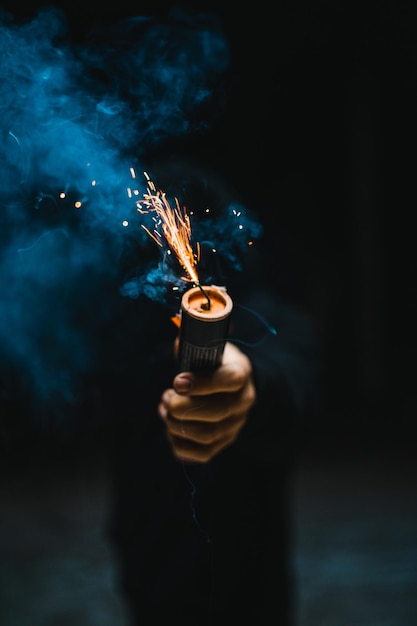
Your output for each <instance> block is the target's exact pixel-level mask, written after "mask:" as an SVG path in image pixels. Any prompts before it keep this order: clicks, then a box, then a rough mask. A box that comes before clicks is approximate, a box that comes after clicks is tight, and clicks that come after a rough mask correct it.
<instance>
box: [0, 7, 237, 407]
mask: <svg viewBox="0 0 417 626" xmlns="http://www.w3.org/2000/svg"><path fill="white" fill-rule="evenodd" d="M228 67H229V49H228V45H227V42H226V40H225V38H224V35H223V33H222V27H221V24H219V22H218V19H217V18H216V17H215V16H213V15H209V14H207V15H206V14H204V15H197V16H196V15H195V16H193V17H190V16H187V15H184V14H182V13H180V12H174V13H173V14H172V15H170V16H168V17H167V18H166V19H165V20H159V21H156V20H155V19H153V18H143V17H137V18H135V19H130V20H126V21H123V22H120V23H119V24H114V25H113V26H112V27H107V28H106V29H105V28H102V29H101V30H99V29H95V30H93V31H92V32H91V36H90V37H89V38H88V40H87V43H85V44H84V45H80V44H79V43H75V42H73V41H71V38H70V36H69V29H68V24H67V22H66V18H65V15H64V14H63V13H62V12H61V11H60V10H59V9H55V8H48V9H42V10H41V11H40V12H39V13H38V14H37V16H36V17H35V19H33V20H32V21H31V22H28V23H17V22H16V21H15V20H14V18H13V16H11V15H10V14H7V13H1V12H0V136H1V143H2V150H1V154H0V215H1V232H0V244H1V247H0V281H1V285H2V297H1V299H0V346H1V348H0V349H1V353H2V355H3V358H2V360H1V364H0V368H1V369H3V368H5V369H6V370H7V369H8V367H9V365H10V364H14V365H15V367H16V369H17V370H19V372H21V373H22V375H23V376H24V377H27V379H28V381H30V383H31V384H32V385H33V386H34V388H36V391H37V394H38V395H39V397H40V398H41V400H45V401H46V400H48V398H50V396H51V394H52V395H54V394H55V395H57V396H59V397H62V398H63V399H64V401H65V402H67V403H72V402H75V401H76V392H75V391H74V389H76V387H77V380H78V379H79V378H80V375H81V376H83V375H84V374H87V373H88V372H89V371H90V370H91V368H92V367H93V359H92V352H93V350H92V348H91V345H92V340H91V338H90V336H89V331H90V329H91V327H94V325H96V326H98V325H99V324H100V321H101V320H103V319H104V320H105V319H107V317H108V316H109V315H111V313H110V312H109V307H108V305H107V303H106V290H105V285H106V284H108V282H106V281H109V280H111V279H112V278H116V279H117V277H118V275H119V272H120V267H121V265H122V263H123V259H124V258H125V257H126V254H128V253H129V251H131V250H132V249H135V250H137V249H138V248H141V249H142V248H143V250H144V255H143V256H144V258H145V254H146V250H149V238H148V236H147V234H146V233H145V232H144V230H143V229H142V228H141V224H140V216H139V215H138V213H137V211H136V210H135V204H134V199H132V197H130V196H129V194H128V193H127V189H128V188H132V187H134V188H135V189H136V190H137V191H138V193H139V194H142V193H143V192H144V191H145V188H146V185H145V183H146V181H145V179H144V180H143V181H142V182H140V180H139V178H140V177H139V178H138V179H136V180H135V181H134V182H132V177H131V171H130V168H131V167H134V168H135V169H136V171H138V172H139V173H140V172H141V171H142V167H143V164H142V160H143V159H144V155H145V154H146V151H147V150H149V149H150V148H152V147H153V146H155V145H158V144H160V143H162V142H163V141H164V140H166V139H167V138H169V137H173V136H181V135H184V134H188V133H192V132H200V131H203V130H205V129H206V128H207V127H208V126H209V125H210V122H211V121H212V120H213V117H215V115H216V111H217V114H218V113H220V112H221V110H222V107H223V102H222V99H223V96H222V93H223V90H222V81H223V80H224V76H225V74H226V72H227V69H228ZM213 102H215V106H213ZM222 224H223V226H225V224H224V223H223V222H222ZM210 230H211V235H214V233H215V232H216V230H217V228H216V225H215V224H214V223H212V224H211V225H210ZM217 232H218V234H219V236H220V238H221V236H222V235H223V233H221V232H220V231H217ZM216 245H218V244H216ZM161 267H162V266H159V267H152V268H150V269H149V268H148V267H147V266H145V262H144V261H141V262H140V263H139V273H137V274H136V277H135V279H134V280H131V281H126V282H125V284H124V286H123V285H122V287H121V291H122V294H123V295H128V296H130V297H138V295H140V294H141V293H143V294H145V295H146V296H148V297H150V298H151V299H159V300H161V301H162V300H163V295H164V293H163V292H164V289H163V287H161V284H162V283H161V284H160V283H159V279H160V268H161ZM136 269H137V268H136ZM163 271H165V268H164V270H163ZM122 282H123V281H121V284H122ZM92 293H94V294H96V295H95V296H94V297H93V296H92V295H91V294H92ZM97 293H99V294H100V295H98V296H97ZM94 298H95V300H94ZM92 300H94V301H95V303H96V306H94V307H93V306H92Z"/></svg>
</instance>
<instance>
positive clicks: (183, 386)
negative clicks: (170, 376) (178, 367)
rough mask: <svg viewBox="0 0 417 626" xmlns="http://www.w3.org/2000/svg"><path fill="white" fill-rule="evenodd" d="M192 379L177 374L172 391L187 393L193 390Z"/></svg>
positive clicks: (188, 376)
mask: <svg viewBox="0 0 417 626" xmlns="http://www.w3.org/2000/svg"><path fill="white" fill-rule="evenodd" d="M193 382H194V381H193V378H192V376H190V375H189V374H185V375H183V374H179V376H177V377H176V379H175V380H174V389H175V391H177V392H178V393H188V392H189V391H191V389H192V388H193Z"/></svg>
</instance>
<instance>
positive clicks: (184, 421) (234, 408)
mask: <svg viewBox="0 0 417 626" xmlns="http://www.w3.org/2000/svg"><path fill="white" fill-rule="evenodd" d="M173 387H174V388H173V389H166V390H165V391H164V393H163V394H162V397H161V401H160V403H159V405H158V413H159V416H160V418H161V419H162V420H163V421H164V423H165V426H166V433H167V437H168V440H169V442H170V444H171V448H172V451H173V454H174V456H175V457H176V458H177V459H178V460H180V461H183V462H189V463H207V462H208V461H210V460H211V459H212V458H213V457H214V456H216V454H218V453H219V452H220V451H221V450H223V449H224V448H227V447H228V446H230V445H231V444H232V443H233V442H234V441H235V440H236V438H237V436H238V435H239V433H240V431H241V429H242V428H243V426H244V425H245V423H246V420H247V417H248V413H249V410H250V408H251V407H252V406H253V404H254V403H255V400H256V391H255V386H254V383H253V378H252V365H251V362H250V360H249V358H248V357H247V356H246V355H245V354H244V353H243V352H241V351H240V350H239V348H237V347H236V346H235V345H233V344H232V343H230V342H227V343H226V345H225V349H224V353H223V360H222V363H221V365H220V366H219V367H218V368H217V369H215V370H211V371H208V372H181V373H180V374H178V375H177V376H176V377H175V378H174V381H173Z"/></svg>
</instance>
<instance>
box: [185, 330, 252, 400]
mask: <svg viewBox="0 0 417 626" xmlns="http://www.w3.org/2000/svg"><path fill="white" fill-rule="evenodd" d="M251 374H252V365H251V362H250V360H249V358H248V357H247V356H246V355H245V354H243V352H241V351H240V350H239V349H238V348H236V346H234V345H233V344H232V343H230V342H227V343H226V345H225V349H224V353H223V359H222V364H221V365H220V367H218V368H217V369H215V370H210V371H209V372H198V373H194V372H181V374H178V376H176V377H175V379H174V383H173V384H174V389H175V391H176V392H177V393H178V394H189V395H193V396H199V395H202V396H204V395H206V394H214V393H221V392H233V391H237V390H239V389H241V387H242V386H243V385H244V384H245V382H246V380H247V378H248V377H249V376H250V375H251Z"/></svg>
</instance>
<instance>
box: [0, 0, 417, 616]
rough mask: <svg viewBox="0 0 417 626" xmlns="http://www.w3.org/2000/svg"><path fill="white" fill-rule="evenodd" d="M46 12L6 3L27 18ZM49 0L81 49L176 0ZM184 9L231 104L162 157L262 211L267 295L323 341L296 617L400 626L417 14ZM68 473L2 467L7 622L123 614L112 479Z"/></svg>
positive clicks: (259, 7) (260, 7)
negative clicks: (213, 22) (217, 178)
mask: <svg viewBox="0 0 417 626" xmlns="http://www.w3.org/2000/svg"><path fill="white" fill-rule="evenodd" d="M54 4H55V6H57V5H58V4H57V3H54ZM8 5H9V6H8ZM41 5H42V3H40V2H34V1H33V0H30V2H26V3H25V4H24V6H23V5H19V6H16V5H15V3H14V2H13V3H12V2H7V1H6V2H4V1H3V2H1V6H2V7H4V8H9V9H10V10H12V12H13V13H14V15H16V16H17V17H18V19H22V20H25V19H31V18H32V17H33V15H35V14H36V11H37V8H38V7H39V6H41ZM59 6H61V7H62V8H63V9H64V10H65V12H66V14H67V17H68V20H69V25H70V30H71V37H73V38H74V41H77V42H82V41H83V40H84V39H85V37H87V35H88V33H89V31H90V29H91V27H92V26H94V25H95V24H103V25H105V24H112V23H113V22H114V21H115V20H117V19H119V18H124V17H127V16H131V15H144V14H150V15H155V14H158V13H159V14H160V15H161V16H162V17H163V16H165V15H166V11H168V10H169V9H170V8H171V7H172V6H180V5H173V3H172V2H165V3H164V2H161V1H160V0H158V1H155V2H147V3H145V2H137V3H135V4H134V6H133V8H132V6H131V4H130V3H128V2H127V1H126V0H118V2H117V3H112V4H104V3H103V4H102V5H101V6H99V7H97V6H96V4H95V3H94V6H93V3H91V5H90V3H88V2H82V1H81V0H75V2H69V1H68V2H64V1H63V0H61V2H59ZM182 6H187V5H186V4H184V3H183V4H182ZM188 8H191V10H194V11H196V12H198V11H200V10H206V9H207V10H209V11H214V12H215V13H217V14H218V15H220V17H221V18H222V20H223V22H224V26H225V29H226V33H227V37H228V40H229V43H230V46H231V52H232V69H231V77H230V78H231V80H230V82H229V84H228V86H227V106H226V108H225V110H224V111H222V113H221V115H220V116H219V117H218V118H217V119H216V121H215V122H214V123H213V125H212V126H211V127H210V128H209V129H208V130H207V132H205V133H203V134H198V135H196V136H188V137H182V138H181V139H180V140H178V141H171V142H169V141H168V142H167V144H166V145H165V146H163V150H162V149H161V154H162V153H163V154H164V158H169V157H170V156H172V157H173V158H175V157H176V155H181V154H183V155H187V156H193V155H195V156H196V157H198V159H199V161H202V162H203V163H207V166H208V167H211V168H213V167H214V168H215V169H216V171H218V172H219V173H220V175H221V176H223V177H224V178H225V179H227V180H230V182H231V183H232V185H234V186H235V188H236V189H238V190H239V193H242V195H243V196H244V198H245V200H246V202H247V204H248V206H250V207H252V208H254V209H256V210H257V211H259V216H260V218H261V220H262V222H263V223H264V225H265V231H266V233H267V238H266V240H265V246H266V247H267V254H268V266H267V267H266V268H265V272H266V273H267V275H268V277H269V279H270V283H271V289H274V288H275V287H276V286H277V284H278V283H279V281H280V277H281V275H285V276H287V277H288V278H287V280H288V283H287V285H286V287H287V289H289V290H290V291H291V293H292V295H293V296H294V298H295V300H296V302H297V303H299V304H300V305H301V306H303V307H306V308H307V310H309V311H310V312H311V314H312V316H313V319H314V320H315V322H316V325H317V329H318V334H319V336H320V340H321V346H322V352H323V361H324V380H323V390H322V391H323V394H322V402H321V405H320V408H319V410H318V411H317V412H316V413H315V414H314V419H312V420H311V421H309V422H308V423H307V424H306V425H305V427H304V430H303V431H302V433H301V439H300V441H299V448H298V452H299V465H298V468H297V469H296V474H295V483H294V501H295V508H294V515H295V524H294V529H295V534H296V536H295V555H294V560H295V567H296V569H297V574H298V580H299V607H300V608H299V615H300V619H299V621H298V622H297V624H296V625H295V626H317V625H318V624H320V623H322V624H324V623H331V624H334V625H335V626H342V625H345V624H348V623H349V624H355V626H371V625H372V626H373V625H374V624H375V626H379V624H381V623H388V621H386V620H389V619H391V618H390V613H392V621H391V622H390V623H395V624H398V626H411V625H413V624H414V623H415V618H416V615H415V608H414V604H415V581H416V579H417V577H416V571H415V562H416V559H415V555H416V554H417V552H416V550H417V548H416V541H415V527H416V526H415V524H416V519H417V516H416V511H415V505H414V504H413V503H414V502H415V501H416V498H415V470H416V463H415V452H414V449H415V436H414V432H415V426H414V424H415V421H416V417H417V415H416V414H417V387H416V382H415V373H416V366H415V347H416V342H415V331H414V326H415V318H416V304H415V300H416V293H415V292H416V289H415V284H416V280H415V276H416V269H417V268H416V263H415V234H416V227H415V212H416V201H415V196H416V185H415V180H416V158H415V154H416V113H417V98H416V92H417V89H416V82H417V5H416V4H415V3H413V2H403V3H398V2H394V1H391V2H371V3H362V5H360V6H359V7H358V6H356V4H355V3H351V2H337V1H332V2H308V1H306V0H299V1H298V2H276V3H274V4H273V5H271V4H270V3H268V4H267V3H256V4H253V5H249V6H247V5H240V6H239V7H238V8H234V9H232V8H231V5H230V4H229V3H226V2H224V1H223V2H220V1H217V0H216V1H213V2H202V0H199V2H194V3H191V2H190V3H189V7H188ZM153 158H154V159H155V160H157V159H158V153H157V152H156V153H155V154H154V155H153ZM277 249H280V250H281V251H282V250H283V254H281V255H279V256H277V254H276V251H277ZM281 263H284V264H285V265H284V266H281ZM404 459H407V462H405V461H404ZM78 470H79V471H78V473H77V471H74V461H72V464H71V463H70V471H69V472H68V474H64V475H63V476H62V475H61V473H57V475H56V476H54V475H52V473H51V472H50V471H49V470H48V472H47V473H46V474H45V475H44V474H42V473H41V475H40V476H38V475H36V477H34V478H32V480H30V479H28V476H27V474H22V475H20V474H19V473H17V474H16V472H15V471H11V472H10V473H9V474H7V467H6V473H5V474H4V475H3V481H2V483H1V489H2V492H1V493H2V506H3V508H2V519H1V524H2V525H3V526H0V529H1V528H2V529H3V531H4V532H3V533H0V535H1V536H2V537H3V539H2V545H1V553H2V559H1V561H2V563H3V569H1V568H0V582H1V583H2V585H1V587H2V589H3V591H4V593H5V595H4V597H2V599H1V602H0V608H2V610H3V613H2V614H3V615H6V616H7V617H8V623H7V624H5V626H15V625H16V626H21V625H22V624H24V625H25V626H26V624H28V625H30V626H45V625H47V624H48V625H49V624H55V623H57V624H60V626H62V625H63V624H67V623H71V625H72V624H74V623H77V624H79V625H80V626H83V625H84V623H86V624H88V626H95V625H96V623H97V625H98V626H107V624H109V625H111V626H113V625H114V624H116V623H119V622H118V619H117V616H118V615H119V614H118V608H117V607H118V605H117V601H116V600H115V599H114V597H113V596H112V592H111V585H109V581H108V579H105V578H104V577H105V576H106V575H107V574H106V572H108V571H110V572H111V571H112V564H111V562H107V561H106V549H107V548H106V544H104V547H103V545H102V544H101V543H100V541H99V540H98V536H99V535H98V534H97V533H98V532H101V531H100V530H99V531H97V528H99V529H100V525H101V523H102V515H104V516H105V505H106V487H105V482H104V483H103V480H102V475H101V473H100V471H101V470H100V468H99V470H98V473H97V474H96V473H95V471H96V470H94V469H93V471H91V469H90V470H89V471H88V472H86V471H85V467H84V466H82V467H81V469H79V468H78ZM97 475H98V478H97ZM34 476H35V473H34ZM103 555H104V556H103ZM37 585H38V586H37ZM59 594H61V595H59ZM25 607H26V608H25ZM103 607H104V609H105V612H104V613H100V611H103ZM115 607H116V608H115ZM25 611H26V621H25ZM77 611H79V612H78V613H77ZM113 611H114V612H113ZM20 615H21V616H22V620H21V621H19V620H20V617H19V616H20ZM54 616H55V619H56V620H57V621H53V619H54ZM112 616H113V617H112ZM68 619H69V620H70V621H65V620H68ZM84 619H85V620H86V621H85V622H84V621H83V620H84ZM112 620H113V621H112ZM326 620H327V621H326ZM121 623H122V622H120V624H121Z"/></svg>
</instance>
